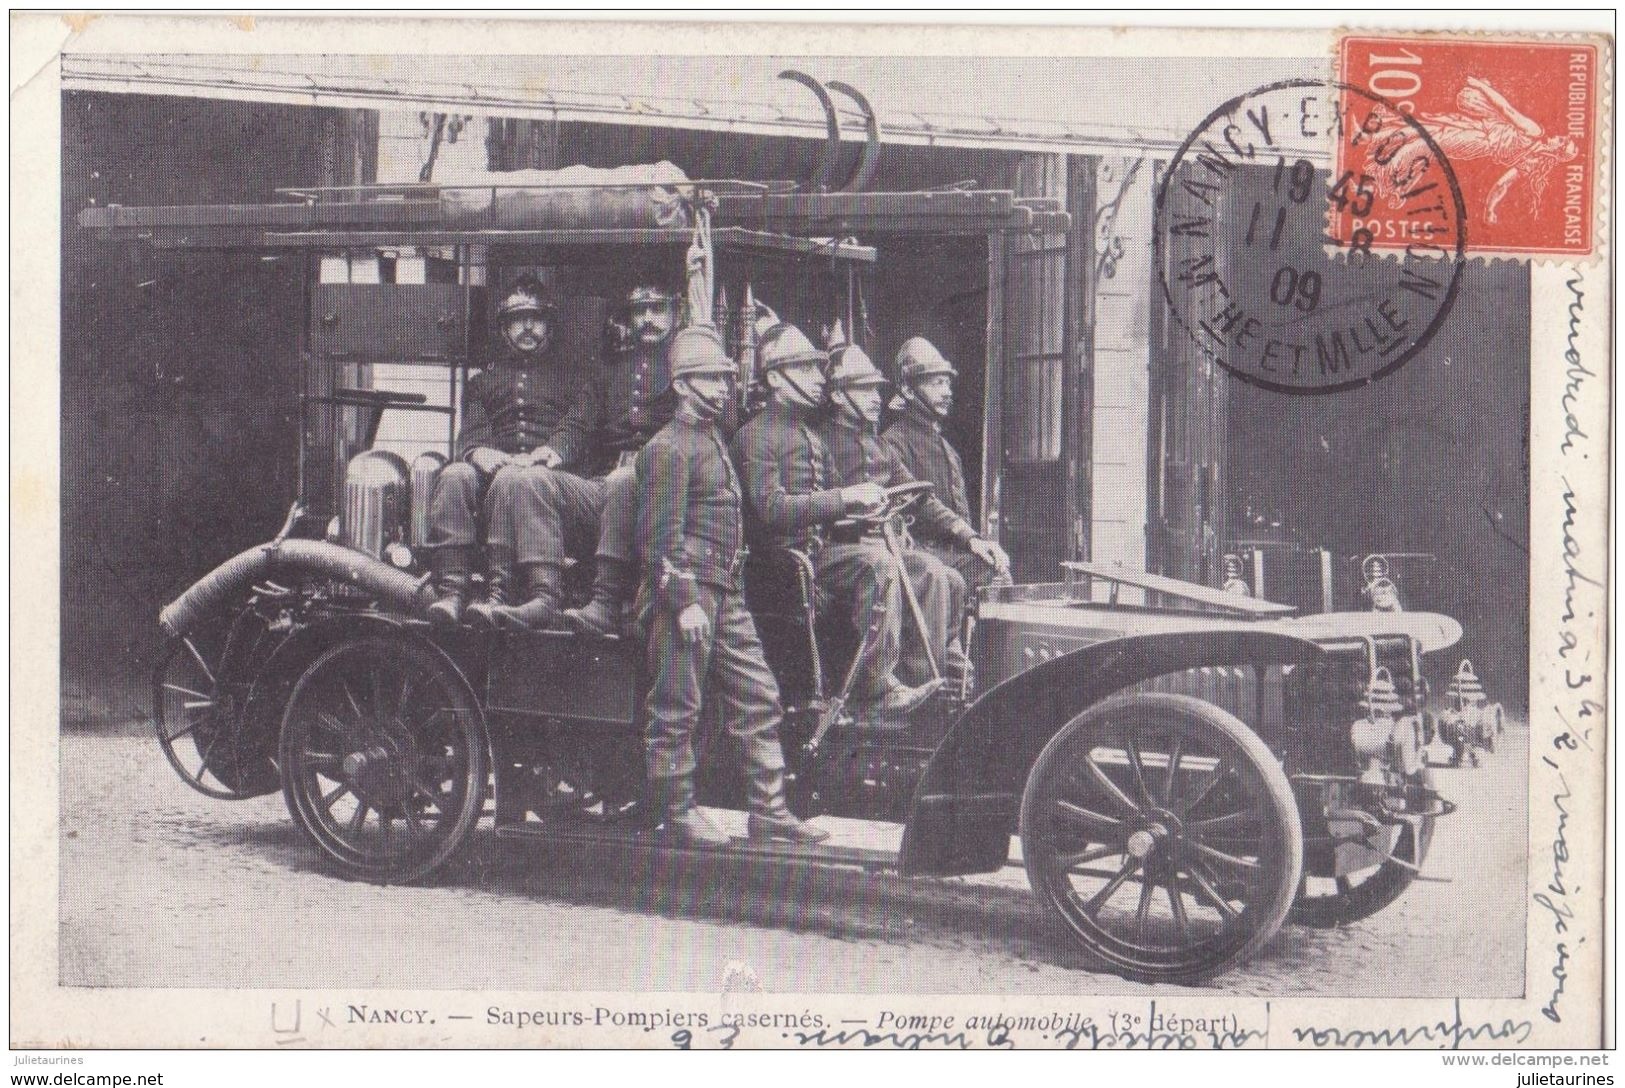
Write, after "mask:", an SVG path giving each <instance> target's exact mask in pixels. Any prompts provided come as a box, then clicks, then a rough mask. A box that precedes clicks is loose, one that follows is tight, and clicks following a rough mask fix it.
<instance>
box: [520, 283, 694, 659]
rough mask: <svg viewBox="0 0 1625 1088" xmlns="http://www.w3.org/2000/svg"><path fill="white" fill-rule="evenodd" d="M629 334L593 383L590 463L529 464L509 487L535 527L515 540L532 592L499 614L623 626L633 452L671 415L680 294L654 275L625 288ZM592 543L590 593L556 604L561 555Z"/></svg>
mask: <svg viewBox="0 0 1625 1088" xmlns="http://www.w3.org/2000/svg"><path fill="white" fill-rule="evenodd" d="M627 311H628V315H629V321H628V330H629V340H628V343H627V346H626V347H625V348H623V349H621V350H619V351H617V352H615V353H614V355H613V356H612V357H611V358H610V360H609V362H608V365H607V366H606V367H605V368H604V370H603V373H602V374H601V375H599V379H598V381H597V383H596V390H595V396H594V400H595V402H596V404H597V407H598V418H597V420H596V427H595V433H594V446H595V448H594V450H593V454H592V457H591V459H590V460H589V463H588V469H587V471H586V472H583V473H580V474H574V473H570V472H562V471H558V470H556V469H547V468H541V467H535V468H531V469H529V470H527V471H526V472H524V473H523V474H522V475H521V476H520V477H519V478H518V479H517V480H516V481H515V488H514V508H515V514H516V518H517V519H518V520H521V521H523V522H524V523H525V524H526V525H528V526H530V527H531V535H530V537H529V538H528V539H526V540H524V541H522V542H521V543H520V557H519V562H520V564H521V566H522V567H523V568H524V569H525V571H526V581H527V589H528V590H529V591H530V592H529V593H528V597H529V600H528V601H527V602H526V603H525V604H523V605H520V606H518V607H510V608H505V609H501V610H499V611H497V612H496V614H495V616H494V617H493V618H494V620H495V622H496V623H498V624H503V623H508V622H512V623H514V624H517V625H520V626H525V627H534V628H542V627H554V626H558V625H560V624H561V623H562V624H568V625H569V626H571V627H574V628H576V629H577V630H581V631H589V632H591V633H594V634H599V635H609V634H614V633H617V632H618V631H619V629H620V604H621V602H622V601H624V600H627V599H629V598H630V597H631V595H632V585H633V583H634V581H635V579H634V577H633V571H632V562H633V558H634V557H633V554H632V532H633V523H634V522H635V520H636V518H637V492H636V481H635V478H634V476H633V474H632V460H633V458H635V457H636V455H637V451H638V450H639V449H641V448H642V447H643V444H644V443H645V442H647V441H648V440H649V438H650V437H651V436H653V435H654V434H655V433H656V432H657V431H659V430H660V428H661V427H664V426H665V425H666V423H667V422H669V421H670V419H671V415H672V408H673V404H674V402H673V400H672V398H671V396H670V394H669V386H670V384H671V383H670V380H669V376H668V367H667V359H666V355H667V351H668V349H669V347H670V344H671V340H672V334H673V332H675V330H676V326H677V295H676V293H675V292H673V291H671V290H670V289H668V288H666V287H663V286H657V285H654V284H648V283H646V284H640V285H639V286H636V287H634V288H632V290H631V291H630V292H628V294H627ZM595 546H596V548H597V569H596V572H595V580H594V583H593V603H592V604H590V605H589V606H587V607H586V608H584V609H576V610H571V611H568V612H562V613H561V612H560V611H559V596H558V587H559V582H560V576H561V573H562V571H563V569H564V564H565V560H566V558H567V557H568V556H570V555H578V556H580V555H586V554H589V553H591V552H592V551H593V549H594V547H595Z"/></svg>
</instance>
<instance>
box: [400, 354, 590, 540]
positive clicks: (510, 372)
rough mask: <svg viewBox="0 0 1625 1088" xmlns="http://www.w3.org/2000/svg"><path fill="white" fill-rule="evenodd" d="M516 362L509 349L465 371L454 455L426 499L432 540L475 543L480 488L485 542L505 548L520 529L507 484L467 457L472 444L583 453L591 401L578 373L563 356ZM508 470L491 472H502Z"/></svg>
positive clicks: (568, 457)
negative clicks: (474, 369)
mask: <svg viewBox="0 0 1625 1088" xmlns="http://www.w3.org/2000/svg"><path fill="white" fill-rule="evenodd" d="M522 362H523V360H522V359H521V357H520V356H519V355H517V354H516V353H514V352H512V351H511V350H510V351H508V352H507V353H506V354H505V355H504V356H503V357H501V358H499V359H498V360H497V361H496V362H495V363H494V364H493V365H491V366H490V367H487V368H486V369H485V370H483V371H481V372H480V373H478V374H475V375H474V376H473V377H471V378H470V379H469V380H468V385H467V386H466V387H465V388H464V390H463V423H462V427H461V429H460V430H459V431H458V434H457V456H458V458H459V460H457V461H455V462H453V463H452V464H450V465H447V466H446V467H445V469H443V470H442V471H441V473H440V475H439V477H438V478H437V479H436V481H435V487H434V492H433V494H432V495H431V497H430V500H429V533H428V544H429V546H430V547H443V546H447V545H460V546H465V547H466V546H471V545H474V544H477V543H478V542H479V535H478V523H479V519H478V514H479V510H480V501H481V496H482V495H483V496H484V499H485V509H486V538H487V539H488V540H489V541H490V542H492V543H493V544H496V545H499V546H500V545H507V546H510V547H511V546H512V544H513V541H514V539H515V538H516V537H517V536H518V535H521V534H522V533H523V532H524V527H522V526H518V525H516V524H514V519H513V515H512V505H511V503H512V494H511V490H510V488H509V487H507V486H502V487H496V486H493V479H492V477H490V476H485V475H483V474H482V473H480V472H479V471H478V470H477V469H475V467H474V466H473V464H471V463H470V462H469V461H468V457H469V455H470V454H472V453H473V452H474V451H475V450H477V449H493V450H499V451H501V452H503V453H507V454H523V453H529V452H531V451H532V450H534V449H536V448H538V447H540V446H551V447H552V448H553V450H554V451H556V452H557V453H558V454H559V456H560V457H562V458H563V459H564V461H565V463H569V462H571V461H574V460H577V459H579V458H580V457H582V456H583V455H584V454H585V453H586V452H587V438H588V435H589V433H590V431H591V427H592V420H593V415H594V412H595V411H596V408H595V399H594V397H593V395H592V390H591V387H590V386H589V385H588V383H587V382H586V381H585V377H584V375H582V374H581V373H579V371H578V370H577V369H576V368H575V367H574V366H572V365H570V364H569V363H567V362H565V361H563V360H559V359H553V358H549V357H546V356H544V357H542V358H540V359H538V360H536V361H535V362H532V363H529V365H522ZM508 471H509V470H507V469H504V470H501V471H499V472H498V473H497V474H496V475H497V477H498V478H500V477H502V476H503V475H504V473H505V472H508Z"/></svg>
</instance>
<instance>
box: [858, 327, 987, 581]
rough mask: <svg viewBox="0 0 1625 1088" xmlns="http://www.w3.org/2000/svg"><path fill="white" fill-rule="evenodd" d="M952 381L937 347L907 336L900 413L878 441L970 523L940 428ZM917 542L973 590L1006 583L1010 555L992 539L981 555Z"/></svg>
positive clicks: (955, 460)
mask: <svg viewBox="0 0 1625 1088" xmlns="http://www.w3.org/2000/svg"><path fill="white" fill-rule="evenodd" d="M956 377H958V371H956V370H954V366H953V364H952V363H950V362H949V361H948V360H947V359H945V358H943V356H942V352H940V351H938V350H937V348H936V345H934V344H932V343H931V341H929V340H927V339H926V338H925V337H923V336H915V337H911V338H910V339H909V340H908V341H906V342H905V343H904V344H903V346H902V348H900V349H899V350H898V352H897V380H898V387H897V391H898V395H899V398H900V399H901V401H902V406H903V411H902V414H901V415H899V416H898V417H897V418H896V419H895V420H893V421H892V423H891V425H890V426H888V427H887V428H886V431H885V433H884V434H883V435H882V436H881V437H882V438H883V439H884V441H885V443H886V444H887V445H888V446H890V447H891V448H892V449H893V451H895V452H896V454H897V457H898V459H899V460H900V461H902V463H903V467H904V468H906V469H908V471H909V472H910V473H911V474H913V476H914V478H915V479H917V480H927V481H929V482H930V483H931V485H932V487H933V489H934V490H933V491H932V494H933V495H934V496H936V498H938V499H940V500H941V501H942V503H943V505H945V506H946V507H947V508H948V509H949V510H951V511H953V512H954V513H955V514H957V515H958V516H959V517H961V518H963V519H964V520H965V521H966V522H967V523H969V522H970V500H969V499H968V498H967V497H966V493H965V466H964V464H963V463H962V462H961V461H960V459H959V451H957V450H955V449H954V447H953V445H952V444H951V443H950V442H949V441H948V438H947V436H946V435H944V434H943V433H942V425H943V424H944V423H945V422H946V421H947V419H948V413H949V412H950V411H951V410H952V409H953V406H954V378H956ZM922 536H923V534H922ZM920 543H921V546H922V547H924V548H925V549H926V550H927V551H929V552H930V553H931V554H932V555H935V556H936V557H937V558H938V559H940V560H942V561H943V562H944V563H946V564H948V565H949V566H950V567H952V568H953V569H954V570H956V571H958V572H959V576H960V577H961V578H963V579H965V584H966V585H967V586H969V587H971V588H972V589H980V588H981V587H983V586H988V585H997V584H1008V583H1009V581H1010V557H1009V556H1007V555H1006V554H1005V553H1004V549H1003V548H1001V547H999V546H998V544H996V543H995V542H993V541H991V540H990V541H987V547H986V548H983V549H981V550H980V551H975V550H966V549H963V548H949V547H944V546H943V545H942V544H941V542H939V541H937V540H933V539H931V538H930V537H929V536H924V538H923V539H922V540H921V541H920ZM988 555H991V556H992V558H991V559H989V558H987V556H988Z"/></svg>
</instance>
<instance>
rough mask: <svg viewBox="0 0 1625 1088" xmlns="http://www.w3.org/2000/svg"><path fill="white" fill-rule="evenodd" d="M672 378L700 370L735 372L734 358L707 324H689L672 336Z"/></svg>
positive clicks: (704, 372)
mask: <svg viewBox="0 0 1625 1088" xmlns="http://www.w3.org/2000/svg"><path fill="white" fill-rule="evenodd" d="M668 358H669V359H670V362H671V379H672V381H676V380H677V379H678V378H691V377H694V376H696V375H700V374H726V375H728V376H730V377H732V376H734V375H735V374H737V373H738V370H737V368H736V367H735V366H734V363H733V360H732V359H730V358H728V352H727V351H726V350H725V349H724V348H723V346H722V337H721V336H719V335H718V334H717V330H715V329H713V328H712V327H711V326H709V325H690V326H689V327H688V328H686V329H683V330H681V331H679V332H678V333H677V335H676V336H674V337H672V341H671V354H670V355H669V356H668Z"/></svg>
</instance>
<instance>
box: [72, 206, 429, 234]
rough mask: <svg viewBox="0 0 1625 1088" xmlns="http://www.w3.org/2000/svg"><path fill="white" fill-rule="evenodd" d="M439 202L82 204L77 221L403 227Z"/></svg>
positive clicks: (93, 224) (90, 225)
mask: <svg viewBox="0 0 1625 1088" xmlns="http://www.w3.org/2000/svg"><path fill="white" fill-rule="evenodd" d="M440 219H441V213H440V204H439V203H438V202H437V201H432V200H369V201H365V202H360V203H353V204H337V203H333V204H289V203H283V204H172V205H163V204H160V205H149V206H139V207H125V206H121V205H117V204H113V205H109V206H107V207H104V208H86V209H85V210H84V211H82V212H80V213H79V216H78V222H79V225H80V226H81V227H84V228H87V229H97V228H101V229H109V228H119V227H125V228H128V227H148V228H163V227H258V228H263V229H275V228H293V227H304V228H314V227H322V226H362V225H368V226H378V227H393V228H407V227H419V226H424V225H430V224H435V223H439V222H440Z"/></svg>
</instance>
